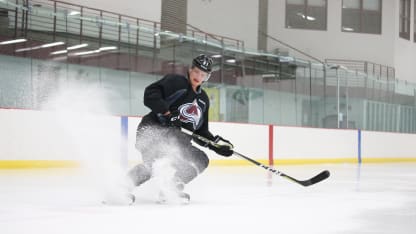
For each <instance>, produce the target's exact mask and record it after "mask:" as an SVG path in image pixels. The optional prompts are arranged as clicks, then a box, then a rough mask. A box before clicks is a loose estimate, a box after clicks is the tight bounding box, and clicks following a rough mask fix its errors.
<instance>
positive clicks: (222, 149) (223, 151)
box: [208, 135, 234, 157]
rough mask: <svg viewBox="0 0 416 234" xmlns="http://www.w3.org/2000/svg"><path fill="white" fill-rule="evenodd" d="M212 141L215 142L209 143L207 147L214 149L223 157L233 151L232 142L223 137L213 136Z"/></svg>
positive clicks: (228, 155)
mask: <svg viewBox="0 0 416 234" xmlns="http://www.w3.org/2000/svg"><path fill="white" fill-rule="evenodd" d="M214 142H215V143H216V144H209V145H208V148H209V149H210V150H213V151H215V153H217V154H219V155H222V156H224V157H230V156H231V155H232V154H233V153H234V151H233V148H234V146H233V144H231V142H230V141H228V140H225V139H224V138H222V137H220V136H218V135H217V136H215V138H214Z"/></svg>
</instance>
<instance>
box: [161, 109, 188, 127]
mask: <svg viewBox="0 0 416 234" xmlns="http://www.w3.org/2000/svg"><path fill="white" fill-rule="evenodd" d="M157 118H158V120H159V122H160V124H162V126H165V127H174V128H180V127H181V126H182V122H181V120H180V116H179V112H174V113H169V114H167V115H163V114H160V113H159V114H157Z"/></svg>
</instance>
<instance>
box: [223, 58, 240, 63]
mask: <svg viewBox="0 0 416 234" xmlns="http://www.w3.org/2000/svg"><path fill="white" fill-rule="evenodd" d="M225 62H227V63H236V62H237V60H235V59H227V60H225Z"/></svg>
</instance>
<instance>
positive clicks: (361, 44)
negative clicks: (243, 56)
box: [268, 0, 394, 66]
mask: <svg viewBox="0 0 416 234" xmlns="http://www.w3.org/2000/svg"><path fill="white" fill-rule="evenodd" d="M392 5H394V3H393V2H392V1H383V12H382V14H383V23H382V35H375V34H362V33H347V32H342V31H341V20H342V19H341V16H342V14H341V12H342V0H330V1H328V11H327V13H328V18H327V30H326V31H319V30H302V29H287V28H285V15H286V1H285V0H277V1H269V28H268V30H269V34H270V35H271V36H273V37H276V38H278V39H280V40H282V41H284V42H286V43H289V44H290V45H293V46H294V47H295V48H297V49H300V50H302V51H304V52H306V53H309V54H311V55H313V56H314V57H317V58H319V59H321V60H324V59H326V58H336V59H352V60H366V61H372V62H375V63H380V64H384V65H390V66H393V65H394V59H393V57H392V55H393V54H392V53H393V44H394V41H393V35H392V34H393V32H392V30H391V27H392V22H391V21H390V20H387V19H392V18H394V17H393V12H391V6H392ZM269 42H270V40H269ZM270 43H271V42H270ZM269 46H270V47H269V48H270V49H273V48H274V47H276V46H277V44H271V45H269Z"/></svg>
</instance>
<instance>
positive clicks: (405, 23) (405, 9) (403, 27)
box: [399, 0, 410, 40]
mask: <svg viewBox="0 0 416 234" xmlns="http://www.w3.org/2000/svg"><path fill="white" fill-rule="evenodd" d="M399 27H400V32H399V36H400V37H401V38H404V39H407V40H410V0H400V26H399Z"/></svg>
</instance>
